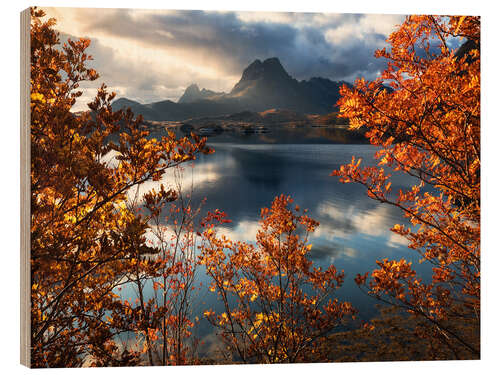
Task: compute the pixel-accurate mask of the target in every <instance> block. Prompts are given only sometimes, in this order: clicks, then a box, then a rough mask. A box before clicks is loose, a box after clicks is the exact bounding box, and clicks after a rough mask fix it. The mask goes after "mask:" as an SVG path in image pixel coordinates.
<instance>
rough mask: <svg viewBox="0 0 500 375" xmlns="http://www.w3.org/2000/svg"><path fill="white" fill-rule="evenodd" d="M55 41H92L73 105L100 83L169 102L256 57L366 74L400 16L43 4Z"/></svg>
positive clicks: (227, 80) (307, 68) (304, 73)
mask: <svg viewBox="0 0 500 375" xmlns="http://www.w3.org/2000/svg"><path fill="white" fill-rule="evenodd" d="M43 9H44V10H45V11H46V12H47V15H48V16H49V17H54V18H56V19H57V25H56V28H57V29H58V30H59V31H60V32H61V41H64V40H66V39H67V38H68V37H71V38H79V37H87V38H90V39H91V40H92V43H91V47H90V48H89V53H90V54H91V55H92V56H93V57H94V61H93V62H92V66H93V67H94V68H95V69H96V70H97V71H98V72H99V73H100V78H99V80H98V81H97V82H93V83H91V84H88V85H86V86H83V88H84V89H86V90H85V92H84V95H83V96H82V98H81V99H80V100H79V102H78V103H77V106H76V108H75V109H76V110H81V109H86V106H85V103H86V102H88V101H90V99H91V98H92V97H93V96H94V95H95V89H96V88H97V87H98V86H100V84H101V83H106V84H107V86H108V87H109V88H110V90H111V91H115V92H116V93H117V97H127V98H129V99H133V100H137V101H139V102H141V103H150V102H154V101H159V100H166V99H169V100H174V101H176V100H177V99H178V98H179V97H180V96H181V95H182V93H183V92H184V90H185V88H186V87H187V86H188V85H190V84H192V83H197V84H198V86H199V87H200V88H203V87H204V88H207V89H210V90H214V91H225V92H228V91H230V90H231V88H232V87H233V86H234V84H235V83H236V82H237V81H238V80H239V78H240V77H241V73H242V71H243V69H244V68H245V67H246V66H248V65H249V64H250V63H251V62H252V61H254V60H255V59H266V58H269V57H278V58H279V59H280V60H281V63H282V64H283V66H284V68H285V69H286V70H287V71H288V72H289V73H290V75H291V76H292V77H294V78H297V79H299V80H301V79H309V78H311V77H314V76H320V77H325V78H330V79H332V80H344V81H351V82H352V81H353V80H354V79H355V78H356V77H361V76H363V77H366V78H368V79H373V78H375V77H376V76H377V74H378V73H379V71H380V70H381V69H382V68H383V66H384V62H383V61H381V60H377V59H375V58H374V57H373V52H374V50H375V49H377V48H380V47H382V46H384V45H385V39H386V38H387V36H388V35H389V34H390V32H391V31H392V30H393V29H394V28H395V26H396V25H398V24H399V23H401V21H402V20H403V18H404V16H400V15H374V14H365V15H364V14H333V13H331V14H330V13H270V12H231V11H223V12H216V11H177V10H175V11H174V10H137V9H94V8H43Z"/></svg>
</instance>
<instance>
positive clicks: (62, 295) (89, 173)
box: [30, 8, 209, 367]
mask: <svg viewBox="0 0 500 375" xmlns="http://www.w3.org/2000/svg"><path fill="white" fill-rule="evenodd" d="M43 17H44V13H43V11H41V10H38V9H36V8H34V9H32V11H31V19H32V21H31V75H30V82H31V317H32V318H31V347H32V352H31V365H32V366H34V367H69V366H81V365H83V364H84V363H86V364H89V365H100V366H106V365H115V366H118V365H131V364H137V363H138V362H139V361H140V358H139V353H136V352H134V351H131V350H130V348H127V347H126V346H125V347H123V346H119V345H117V343H116V342H115V341H114V337H115V336H116V335H118V334H119V333H121V332H127V331H129V330H130V329H131V328H130V327H131V321H130V319H132V318H131V315H130V314H127V309H128V307H127V306H126V305H125V303H124V301H122V300H121V299H120V298H119V297H118V296H117V294H116V291H117V288H118V287H120V285H122V284H123V283H124V282H125V281H124V280H125V278H124V276H125V275H130V274H131V272H134V271H135V270H137V268H136V267H137V259H138V257H139V258H141V256H142V255H147V254H152V253H157V252H159V251H160V249H158V248H155V247H154V246H148V244H147V242H146V236H145V234H146V232H147V230H148V228H149V225H150V224H149V223H148V217H147V215H140V214H136V213H135V212H133V211H131V210H130V209H129V208H128V207H127V204H126V202H127V194H128V193H129V192H130V191H131V189H132V188H134V187H137V186H139V185H141V184H143V183H144V182H146V181H158V180H159V179H160V178H161V177H162V176H163V174H164V172H165V171H166V170H167V169H169V168H172V167H174V166H176V165H179V164H180V163H183V162H185V161H187V160H193V159H194V158H195V155H196V154H197V153H198V152H209V150H208V148H207V147H206V146H205V142H204V140H200V139H197V138H196V137H195V138H191V139H187V138H182V139H176V138H175V136H174V135H173V134H170V133H169V134H168V135H167V136H164V137H162V138H161V139H154V138H149V137H148V135H149V133H148V132H147V131H146V130H144V129H143V128H142V127H141V123H142V118H141V117H140V116H137V117H134V115H133V114H132V113H131V112H130V110H127V111H123V110H120V111H116V112H115V111H113V110H112V108H111V101H112V100H113V98H114V94H108V93H107V92H106V87H105V86H104V85H103V86H101V88H100V89H99V90H98V92H97V95H96V97H95V99H94V100H93V101H92V102H91V103H89V105H88V106H89V109H90V111H87V112H85V113H83V114H78V115H77V114H75V113H74V112H72V108H73V106H74V105H75V101H76V99H77V98H78V97H79V96H81V94H82V92H81V91H79V90H78V88H79V85H80V84H81V82H85V81H94V80H95V79H97V77H98V74H97V72H96V71H95V70H93V69H90V68H88V67H87V62H88V61H89V60H90V59H91V57H90V56H89V55H88V54H87V53H86V52H85V51H86V49H87V47H88V46H89V44H90V41H89V40H86V39H80V40H68V41H67V42H66V43H64V44H62V45H61V44H60V43H59V36H58V33H57V32H56V31H55V30H54V25H55V20H54V19H49V20H44V18H43ZM113 140H114V141H113ZM110 155H114V156H115V158H114V159H113V160H111V161H110ZM152 194H153V195H151V198H152V199H157V200H166V201H170V200H172V199H174V198H175V193H174V192H170V191H169V192H167V193H164V194H163V195H161V194H160V193H158V192H156V193H152ZM155 194H156V195H155ZM159 194H160V195H159ZM141 259H142V258H141ZM146 266H152V264H149V265H146Z"/></svg>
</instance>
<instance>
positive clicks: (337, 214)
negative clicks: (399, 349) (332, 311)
mask: <svg viewBox="0 0 500 375" xmlns="http://www.w3.org/2000/svg"><path fill="white" fill-rule="evenodd" d="M211 146H212V147H213V148H214V149H215V153H214V154H211V155H202V156H201V157H200V158H199V160H197V161H196V162H195V163H194V165H192V166H186V167H185V168H184V172H183V174H182V176H181V183H182V185H183V186H184V188H185V189H186V188H187V189H190V187H191V186H192V187H193V191H192V200H193V204H194V205H195V206H196V205H197V204H199V203H200V202H201V201H202V200H204V199H205V198H206V203H205V205H204V208H203V211H204V212H206V211H207V210H214V209H215V208H218V209H220V210H223V211H225V212H226V213H227V214H228V216H229V218H230V219H231V220H232V222H231V223H228V224H225V225H224V226H223V227H222V228H220V229H219V233H220V234H223V235H226V236H227V237H229V238H231V239H232V240H234V241H247V242H254V241H255V235H256V233H257V231H258V229H259V220H260V216H259V215H260V209H261V208H262V207H268V206H269V205H270V203H271V202H272V200H273V199H274V197H275V196H277V195H279V194H282V193H283V194H287V195H291V196H292V197H293V198H294V200H295V203H296V204H298V205H300V206H301V207H302V208H307V209H308V210H309V215H310V216H311V217H312V218H314V219H316V220H318V221H319V222H320V225H319V227H318V229H317V230H316V231H315V232H314V233H313V234H312V235H311V236H310V242H311V243H312V245H313V246H312V251H311V253H310V259H311V260H312V261H313V262H314V263H315V266H322V267H328V266H329V265H330V264H332V263H333V264H334V265H335V266H336V267H337V269H339V270H344V272H345V275H346V278H345V284H344V286H343V287H342V288H341V289H340V290H339V292H338V297H339V299H341V300H348V301H351V302H352V303H353V304H354V306H355V307H356V308H358V309H359V310H360V314H359V315H360V317H361V319H364V320H366V319H369V318H370V317H372V316H373V315H374V313H375V311H376V310H375V309H374V305H375V301H374V300H373V299H371V298H369V297H366V296H365V295H364V294H363V293H361V292H360V290H359V289H358V288H357V286H356V285H355V283H354V278H355V276H356V275H357V274H358V273H364V272H366V271H370V270H372V269H374V267H375V266H376V264H375V261H376V260H378V259H382V258H386V257H387V258H395V259H400V258H401V257H405V258H407V259H410V260H413V263H414V265H416V266H417V268H418V267H421V270H424V275H425V274H426V272H425V268H422V267H425V266H420V265H418V262H416V257H415V256H414V255H413V256H412V252H411V251H409V250H408V248H407V242H406V240H405V239H404V238H402V237H400V236H398V235H396V234H394V233H392V232H391V231H390V230H389V228H391V227H392V226H393V225H394V224H396V223H405V222H406V219H405V218H404V217H403V215H402V214H401V212H400V211H399V210H398V209H397V208H395V207H392V206H389V205H381V204H380V203H378V202H375V201H373V200H372V199H370V198H368V197H367V196H366V193H365V190H364V188H363V187H362V186H359V185H356V184H342V183H340V182H339V181H338V178H336V177H330V176H329V175H330V173H331V171H332V170H333V169H336V168H338V167H339V166H340V165H341V164H345V163H348V162H350V160H351V157H352V155H356V156H358V157H362V158H363V160H364V163H365V164H374V163H375V161H374V160H373V154H374V151H375V150H374V149H373V147H372V146H369V145H342V144H241V143H238V144H232V143H214V144H212V145H211ZM172 173H173V172H172V171H170V172H169V173H167V174H166V175H165V176H164V178H163V179H162V181H160V182H157V183H149V184H147V185H144V186H143V187H141V193H144V192H146V191H147V190H149V189H151V188H152V187H154V186H155V185H157V184H159V183H163V184H165V185H167V186H168V185H172V184H173V180H174V175H173V174H172ZM412 182H413V181H411V180H409V179H408V178H407V177H406V176H402V175H397V176H394V178H393V185H392V186H393V189H394V190H395V191H398V190H399V189H400V188H401V189H404V188H406V187H408V186H410V185H411V184H412ZM427 274H428V272H427ZM198 275H199V280H200V281H202V282H206V281H207V280H206V276H205V275H204V272H203V270H202V269H200V270H199V272H198ZM150 293H151V294H152V291H150ZM198 298H199V301H197V303H198V304H197V307H196V308H195V311H194V313H195V314H201V313H202V312H203V311H204V310H206V309H208V308H212V309H214V310H216V311H217V310H218V308H219V307H220V305H219V303H218V302H217V300H216V298H215V295H214V294H213V293H210V292H208V291H207V290H202V291H200V294H199V296H198ZM197 329H198V330H199V333H200V334H201V335H202V336H206V337H211V335H212V332H211V329H210V327H209V326H208V325H207V324H206V323H204V324H201V325H200V326H199V327H198V328H197ZM205 340H207V339H206V338H205ZM209 341H210V340H209Z"/></svg>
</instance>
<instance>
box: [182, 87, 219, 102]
mask: <svg viewBox="0 0 500 375" xmlns="http://www.w3.org/2000/svg"><path fill="white" fill-rule="evenodd" d="M221 95H224V93H223V92H215V91H212V90H207V89H201V90H200V88H199V87H198V85H197V84H196V83H193V84H192V85H190V86H188V87H187V89H186V91H184V94H183V95H182V96H181V97H180V98H179V101H178V102H177V103H194V102H198V101H200V100H204V99H215V98H216V97H218V96H221Z"/></svg>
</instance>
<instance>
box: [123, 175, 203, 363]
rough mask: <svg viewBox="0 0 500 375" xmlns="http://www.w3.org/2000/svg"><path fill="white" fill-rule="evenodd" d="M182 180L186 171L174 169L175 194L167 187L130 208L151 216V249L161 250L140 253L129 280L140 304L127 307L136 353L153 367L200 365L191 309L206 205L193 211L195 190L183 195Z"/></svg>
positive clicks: (131, 304)
mask: <svg viewBox="0 0 500 375" xmlns="http://www.w3.org/2000/svg"><path fill="white" fill-rule="evenodd" d="M183 174H184V169H183V168H182V167H176V168H175V169H174V178H173V179H174V180H175V183H174V184H173V191H174V193H172V191H171V190H167V189H165V187H164V186H163V184H162V185H160V188H159V190H158V191H156V190H155V189H153V190H151V191H149V192H147V193H145V194H144V195H143V202H137V199H133V200H130V201H129V202H128V206H129V207H130V209H131V210H132V211H140V212H144V215H146V217H147V219H148V222H149V223H150V227H149V229H148V237H149V239H148V243H149V244H150V246H154V247H155V248H157V249H158V250H159V251H158V252H157V253H155V254H152V255H150V256H144V255H143V254H140V253H139V252H137V253H136V256H135V259H134V272H130V273H129V274H128V275H126V276H125V277H126V278H127V279H128V280H130V284H129V285H128V289H129V291H130V290H133V291H134V292H135V293H136V295H137V298H136V299H135V301H127V302H126V305H127V314H129V315H130V316H133V319H132V322H131V323H132V324H131V330H132V328H133V330H134V331H135V332H136V341H137V345H136V346H137V350H138V351H140V352H142V353H144V354H146V358H147V363H148V364H149V365H182V364H188V363H195V362H196V359H195V358H194V357H195V351H196V347H197V342H198V339H197V338H195V337H192V331H191V329H192V328H193V327H194V325H195V322H197V321H198V317H194V316H193V311H192V307H193V306H192V304H193V294H194V293H195V292H196V290H198V289H199V287H195V285H194V283H195V276H196V270H197V267H198V260H197V256H196V254H195V253H196V247H197V239H198V236H197V234H196V232H197V230H196V229H197V227H198V224H197V220H196V219H197V217H198V216H199V214H200V212H201V207H202V205H203V201H202V202H201V203H200V204H199V205H197V206H195V205H194V203H193V200H192V196H193V194H192V193H193V188H194V187H193V186H191V190H187V191H184V187H183V186H182V180H183ZM138 196H139V194H135V197H136V198H137V197H138ZM139 203H141V204H139ZM151 291H152V293H151Z"/></svg>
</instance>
